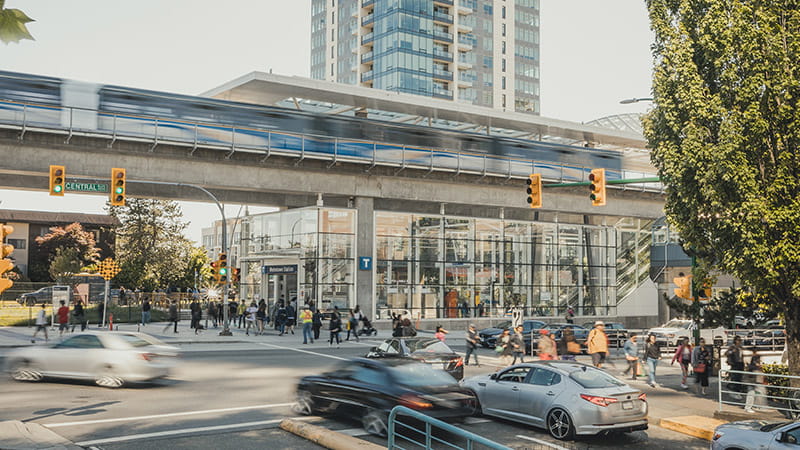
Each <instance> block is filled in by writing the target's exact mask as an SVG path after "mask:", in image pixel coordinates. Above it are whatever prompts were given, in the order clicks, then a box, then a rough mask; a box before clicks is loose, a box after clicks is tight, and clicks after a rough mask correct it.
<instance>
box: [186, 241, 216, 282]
mask: <svg viewBox="0 0 800 450" xmlns="http://www.w3.org/2000/svg"><path fill="white" fill-rule="evenodd" d="M188 256H189V262H188V263H187V265H186V271H185V272H184V274H183V277H182V278H181V279H180V280H178V287H182V288H188V287H195V286H198V287H199V286H205V285H206V283H208V282H209V281H211V277H212V275H213V273H212V272H211V259H209V257H208V254H206V250H205V248H204V247H192V248H190V249H189V255H188Z"/></svg>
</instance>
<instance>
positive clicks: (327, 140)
mask: <svg viewBox="0 0 800 450" xmlns="http://www.w3.org/2000/svg"><path fill="white" fill-rule="evenodd" d="M87 119H91V121H93V126H87ZM0 124H4V125H6V126H7V127H8V126H11V127H13V128H16V129H19V130H20V131H21V133H20V136H19V138H20V139H21V140H22V139H24V136H25V134H26V133H28V132H30V131H43V132H58V133H60V134H64V135H66V140H65V141H66V142H67V143H69V141H70V140H71V139H72V138H73V137H74V136H75V135H85V136H96V137H101V138H106V139H108V140H109V144H108V145H109V147H111V146H112V145H113V144H114V143H115V142H116V141H117V140H133V141H139V142H141V141H143V140H144V141H145V142H149V143H152V148H151V151H153V150H155V148H156V147H157V146H158V145H159V144H172V145H180V146H186V147H191V150H190V152H189V154H190V155H192V154H194V152H195V151H196V150H197V149H198V148H199V147H203V148H207V149H211V150H221V151H225V152H226V158H230V156H231V155H233V154H234V153H236V152H247V153H258V154H261V155H263V158H262V161H266V160H267V159H268V158H270V157H271V156H273V155H279V156H287V157H298V158H299V161H302V160H303V159H306V158H308V159H318V160H326V161H330V162H331V164H335V163H337V162H349V163H356V164H365V165H368V166H369V167H368V168H367V171H369V170H371V169H372V168H374V167H375V166H378V165H380V166H388V167H394V168H397V172H400V171H402V170H405V169H418V170H425V171H427V173H431V172H433V171H438V172H450V173H454V174H455V175H459V174H471V175H479V176H481V178H483V177H486V176H490V177H502V178H505V179H511V178H516V179H526V178H527V177H528V176H529V175H530V174H531V173H541V174H542V176H543V177H544V178H545V179H546V180H548V181H558V182H565V181H579V182H583V181H586V180H588V174H589V172H590V171H591V168H590V167H586V166H581V165H570V164H564V163H560V162H554V161H535V160H526V159H519V158H512V157H506V156H502V155H490V154H484V153H473V152H469V151H453V150H448V149H439V148H429V147H420V146H409V145H401V144H391V143H385V142H378V141H370V140H358V139H339V138H332V137H330V136H319V135H313V134H301V133H291V132H279V131H273V130H269V129H264V128H257V127H247V126H241V127H240V126H233V125H229V124H219V123H206V122H198V121H190V120H183V119H175V118H166V117H157V116H150V115H139V114H135V113H124V114H120V113H114V112H107V111H100V110H93V109H86V108H75V107H61V106H53V105H43V104H35V103H28V102H17V101H11V100H0ZM501 137H502V136H501ZM538 145H542V146H545V147H551V146H552V147H553V148H554V149H558V148H562V147H565V146H563V145H561V144H549V143H546V142H542V143H540V144H538ZM575 151H582V149H581V148H577V147H576V148H575ZM299 161H298V162H299ZM607 174H608V178H609V179H610V180H613V179H634V178H641V177H643V176H648V175H652V174H648V173H645V172H638V171H633V170H625V169H624V168H623V169H613V170H608V171H607ZM634 188H635V189H640V190H643V191H651V192H661V190H662V186H661V185H660V184H658V183H650V184H647V183H642V184H635V185H627V186H626V187H625V189H634Z"/></svg>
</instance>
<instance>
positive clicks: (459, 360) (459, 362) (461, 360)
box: [450, 356, 464, 367]
mask: <svg viewBox="0 0 800 450" xmlns="http://www.w3.org/2000/svg"><path fill="white" fill-rule="evenodd" d="M450 362H451V363H456V365H455V367H461V366H463V365H464V358H462V357H460V356H459V357H458V358H456V359H454V360H452V361H450Z"/></svg>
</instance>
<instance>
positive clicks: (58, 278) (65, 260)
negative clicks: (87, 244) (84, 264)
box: [50, 247, 81, 284]
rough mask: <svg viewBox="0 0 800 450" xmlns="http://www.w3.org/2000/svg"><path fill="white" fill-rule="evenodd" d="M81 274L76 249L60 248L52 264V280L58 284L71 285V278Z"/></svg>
mask: <svg viewBox="0 0 800 450" xmlns="http://www.w3.org/2000/svg"><path fill="white" fill-rule="evenodd" d="M80 272H81V262H80V255H79V254H78V250H76V249H75V248H69V247H64V248H58V249H56V255H55V257H53V261H52V262H51V263H50V278H52V279H53V280H55V282H56V283H58V284H70V277H71V276H72V275H73V274H76V273H80Z"/></svg>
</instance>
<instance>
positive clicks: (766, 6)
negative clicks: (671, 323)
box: [644, 0, 800, 375]
mask: <svg viewBox="0 0 800 450" xmlns="http://www.w3.org/2000/svg"><path fill="white" fill-rule="evenodd" d="M647 7H648V11H649V15H650V21H651V27H652V29H653V31H654V32H655V38H656V39H655V43H654V45H653V53H654V57H655V68H654V75H653V77H654V79H653V97H654V108H653V109H652V111H651V112H650V113H649V114H648V115H647V116H646V117H645V120H644V127H645V136H646V138H647V140H648V143H649V145H650V147H651V149H652V153H651V155H652V161H653V164H654V165H655V166H656V167H657V168H658V170H659V175H660V177H661V179H662V180H663V182H664V184H665V185H666V188H667V200H666V206H665V210H666V214H667V218H668V220H669V221H670V224H671V226H672V227H674V229H676V230H677V231H678V232H679V233H680V235H681V238H682V239H683V241H684V243H685V248H687V250H688V249H691V251H692V253H693V254H695V255H697V257H698V258H699V261H700V263H701V265H702V266H704V267H705V268H716V269H719V270H722V271H725V272H728V273H730V274H732V275H734V276H736V277H738V278H739V279H740V280H741V281H742V282H743V283H744V285H745V286H748V287H749V288H750V289H751V290H752V292H754V293H755V297H754V298H755V300H756V301H755V302H754V303H757V304H758V306H759V307H760V308H761V309H772V310H777V311H779V312H780V313H781V314H782V315H783V316H784V318H785V322H786V328H787V336H788V344H789V346H790V350H791V351H790V352H789V355H790V358H789V365H790V369H791V371H792V373H794V374H796V375H798V374H800V183H798V181H797V180H798V177H800V151H798V144H800V108H798V99H800V65H798V64H797V61H798V60H800V10H799V8H798V5H797V2H762V1H753V0H739V1H733V0H699V1H698V0H647Z"/></svg>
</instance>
